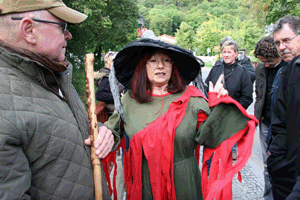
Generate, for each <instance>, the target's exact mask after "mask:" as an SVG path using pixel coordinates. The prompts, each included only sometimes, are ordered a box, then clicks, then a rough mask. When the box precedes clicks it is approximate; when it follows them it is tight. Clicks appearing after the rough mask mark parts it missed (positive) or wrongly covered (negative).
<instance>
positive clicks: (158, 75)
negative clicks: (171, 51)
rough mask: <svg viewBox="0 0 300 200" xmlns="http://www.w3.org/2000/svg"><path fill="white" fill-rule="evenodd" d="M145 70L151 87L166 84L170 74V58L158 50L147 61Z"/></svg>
mask: <svg viewBox="0 0 300 200" xmlns="http://www.w3.org/2000/svg"><path fill="white" fill-rule="evenodd" d="M146 70H147V76H148V79H149V81H150V82H151V84H152V86H153V87H163V86H168V82H169V80H170V78H171V74H172V60H171V58H170V57H169V56H168V55H166V54H164V53H163V52H162V51H158V52H156V53H155V54H154V55H153V56H152V57H151V58H150V59H149V60H148V61H147V63H146Z"/></svg>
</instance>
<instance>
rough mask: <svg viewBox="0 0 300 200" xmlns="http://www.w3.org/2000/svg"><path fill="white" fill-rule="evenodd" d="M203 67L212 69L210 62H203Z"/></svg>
mask: <svg viewBox="0 0 300 200" xmlns="http://www.w3.org/2000/svg"><path fill="white" fill-rule="evenodd" d="M205 67H210V68H212V67H213V65H212V62H211V61H207V62H205Z"/></svg>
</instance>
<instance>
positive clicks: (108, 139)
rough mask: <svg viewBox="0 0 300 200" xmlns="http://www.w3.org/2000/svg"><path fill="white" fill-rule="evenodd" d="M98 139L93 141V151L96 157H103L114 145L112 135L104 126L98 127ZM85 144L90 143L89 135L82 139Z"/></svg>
mask: <svg viewBox="0 0 300 200" xmlns="http://www.w3.org/2000/svg"><path fill="white" fill-rule="evenodd" d="M98 130H99V132H98V139H97V140H95V141H94V145H95V150H96V151H95V152H96V155H97V156H98V158H100V159H101V158H105V157H106V156H107V155H108V154H109V153H110V151H111V149H112V147H113V145H114V143H115V142H114V136H113V134H112V132H111V130H109V129H108V128H107V127H106V126H101V127H99V128H98ZM84 143H85V144H86V145H91V140H90V137H89V138H88V139H86V140H85V141H84Z"/></svg>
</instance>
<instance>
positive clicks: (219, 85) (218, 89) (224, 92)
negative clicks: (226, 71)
mask: <svg viewBox="0 0 300 200" xmlns="http://www.w3.org/2000/svg"><path fill="white" fill-rule="evenodd" d="M223 78H224V75H223V74H221V75H220V76H219V78H218V80H217V82H216V85H215V87H214V85H213V83H212V82H211V81H209V92H216V93H218V95H217V98H220V97H224V96H227V95H228V91H227V90H226V89H225V88H224V87H223V84H222V80H223Z"/></svg>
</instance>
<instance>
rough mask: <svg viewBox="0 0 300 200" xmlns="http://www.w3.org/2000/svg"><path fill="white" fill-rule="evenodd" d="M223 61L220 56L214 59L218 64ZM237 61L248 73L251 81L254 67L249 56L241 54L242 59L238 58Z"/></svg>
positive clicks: (253, 76) (253, 75) (253, 78)
mask: <svg viewBox="0 0 300 200" xmlns="http://www.w3.org/2000/svg"><path fill="white" fill-rule="evenodd" d="M222 63H223V58H220V59H219V60H217V61H216V63H215V65H219V64H222ZM237 63H239V64H241V65H242V66H243V67H244V68H245V69H246V70H247V72H248V73H249V75H250V78H251V81H252V83H254V81H255V69H254V67H253V65H252V63H251V61H250V58H249V57H247V56H243V58H242V59H238V60H237Z"/></svg>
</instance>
